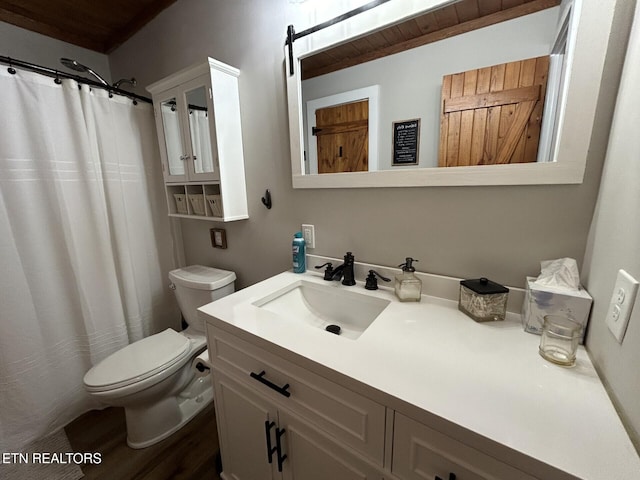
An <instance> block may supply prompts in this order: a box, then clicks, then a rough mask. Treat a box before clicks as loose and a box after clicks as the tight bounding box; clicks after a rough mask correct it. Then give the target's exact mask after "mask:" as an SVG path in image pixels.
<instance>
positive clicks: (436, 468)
mask: <svg viewBox="0 0 640 480" xmlns="http://www.w3.org/2000/svg"><path fill="white" fill-rule="evenodd" d="M391 470H392V472H393V473H394V475H396V476H397V477H398V478H400V479H402V480H427V479H428V480H433V479H434V478H436V476H438V477H440V478H442V479H444V480H446V479H448V478H450V477H449V475H450V474H452V473H453V474H455V478H456V480H538V479H536V477H532V476H531V475H528V474H526V473H525V472H523V471H521V470H518V469H517V468H514V467H512V466H511V465H508V464H506V463H503V462H501V461H499V460H497V459H495V458H494V457H491V456H489V455H486V454H484V453H482V452H480V451H479V450H476V449H475V448H472V447H469V446H468V445H465V444H464V443H461V442H458V441H457V440H454V439H453V438H451V437H449V436H447V435H444V434H442V433H440V432H438V431H436V430H433V429H432V428H429V427H427V426H426V425H423V424H422V423H419V422H416V421H415V420H412V419H410V418H408V417H406V416H404V415H402V414H400V413H398V412H396V413H395V419H394V428H393V460H392V467H391Z"/></svg>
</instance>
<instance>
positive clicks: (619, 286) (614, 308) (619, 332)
mask: <svg viewBox="0 0 640 480" xmlns="http://www.w3.org/2000/svg"><path fill="white" fill-rule="evenodd" d="M637 293H638V281H637V280H636V279H635V278H633V277H632V276H631V275H629V274H628V273H627V272H625V271H624V270H618V276H617V278H616V284H615V286H614V287H613V295H612V296H611V303H609V310H608V311H607V326H608V327H609V330H611V333H613V336H614V337H616V340H618V343H622V339H623V338H624V334H625V332H626V331H627V325H628V323H629V318H630V317H631V310H632V309H633V304H634V303H635V300H636V294H637Z"/></svg>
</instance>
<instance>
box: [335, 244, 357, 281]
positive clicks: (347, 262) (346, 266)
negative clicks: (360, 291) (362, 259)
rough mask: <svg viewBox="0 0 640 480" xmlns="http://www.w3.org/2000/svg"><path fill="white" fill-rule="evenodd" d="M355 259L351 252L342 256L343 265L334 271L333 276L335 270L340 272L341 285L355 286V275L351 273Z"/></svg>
mask: <svg viewBox="0 0 640 480" xmlns="http://www.w3.org/2000/svg"><path fill="white" fill-rule="evenodd" d="M355 261H356V258H355V257H354V256H353V254H352V253H351V252H347V253H346V254H345V256H344V263H343V264H342V265H340V266H339V267H337V268H336V269H335V270H334V275H335V272H336V271H337V270H340V271H341V272H342V284H343V285H347V286H352V285H355V284H356V279H355V273H354V271H353V264H354V263H355Z"/></svg>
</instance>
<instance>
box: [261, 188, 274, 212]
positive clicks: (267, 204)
mask: <svg viewBox="0 0 640 480" xmlns="http://www.w3.org/2000/svg"><path fill="white" fill-rule="evenodd" d="M262 204H263V205H264V206H265V207H267V209H268V210H271V207H272V206H273V203H272V202H271V192H270V191H269V189H267V190H266V192H264V197H262Z"/></svg>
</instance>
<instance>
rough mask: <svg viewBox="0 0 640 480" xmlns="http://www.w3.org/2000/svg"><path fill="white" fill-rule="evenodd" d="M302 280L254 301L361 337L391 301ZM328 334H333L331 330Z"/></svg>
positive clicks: (293, 317)
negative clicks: (335, 326) (334, 326)
mask: <svg viewBox="0 0 640 480" xmlns="http://www.w3.org/2000/svg"><path fill="white" fill-rule="evenodd" d="M348 288H350V287H343V288H342V287H338V286H336V285H333V284H332V285H319V284H316V283H312V282H307V281H305V280H299V281H297V282H294V283H292V284H291V285H287V286H286V287H284V288H282V289H280V290H278V291H277V292H274V293H272V294H270V295H267V296H266V297H264V298H262V299H260V300H258V301H256V302H254V303H253V305H255V306H256V307H260V308H264V309H265V310H269V311H270V312H273V313H277V314H278V315H279V316H281V317H282V318H286V319H288V320H291V321H294V322H298V323H300V322H304V323H305V324H307V325H310V326H312V327H316V328H320V329H323V330H325V329H326V327H328V326H329V325H337V326H339V327H340V333H339V335H340V336H342V337H345V338H350V339H353V340H355V339H357V338H358V337H359V336H360V335H362V333H363V332H364V331H365V330H366V329H367V328H368V327H369V326H370V325H371V323H373V321H374V320H375V319H376V317H377V316H378V315H380V313H381V312H382V311H383V310H384V309H385V308H386V307H387V305H389V303H390V302H389V301H388V300H384V299H381V298H376V297H371V296H368V295H363V294H361V293H356V292H353V291H349V290H347V289H348ZM327 335H331V333H329V332H327Z"/></svg>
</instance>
